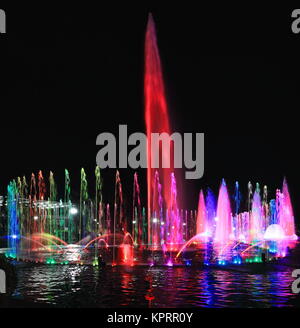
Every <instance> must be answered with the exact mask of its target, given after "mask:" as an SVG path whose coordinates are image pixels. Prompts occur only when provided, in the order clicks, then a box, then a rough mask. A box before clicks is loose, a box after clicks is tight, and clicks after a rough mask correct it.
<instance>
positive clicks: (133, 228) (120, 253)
mask: <svg viewBox="0 0 300 328" xmlns="http://www.w3.org/2000/svg"><path fill="white" fill-rule="evenodd" d="M144 84H145V85H144V91H145V123H146V132H147V137H148V138H147V140H148V141H147V142H148V143H147V155H148V156H147V161H148V169H147V186H146V188H145V189H146V190H147V203H146V204H143V202H142V199H143V198H142V197H141V195H143V184H140V182H139V179H138V175H137V173H134V174H133V193H132V195H129V196H128V197H126V198H130V196H131V197H132V198H130V199H131V201H130V203H129V204H132V206H129V205H128V203H126V202H125V200H124V195H123V188H122V182H121V175H120V172H119V171H116V175H115V181H114V183H112V184H107V185H106V186H108V187H106V188H111V189H112V191H113V190H114V200H113V206H112V204H110V203H109V202H107V203H105V202H104V201H103V193H104V192H105V191H106V189H105V190H104V189H103V184H102V176H101V171H100V168H99V167H98V166H96V168H95V176H94V180H92V181H94V184H92V185H93V186H94V188H93V190H94V191H93V196H91V195H90V192H89V189H88V177H87V175H86V173H85V170H84V168H82V169H81V172H80V186H79V188H78V189H79V190H80V196H79V199H72V194H71V179H70V174H69V171H68V170H65V171H64V173H65V180H64V190H63V191H64V194H63V200H62V199H59V196H58V192H57V185H56V182H55V178H54V173H53V172H50V173H49V179H48V181H49V183H48V184H47V179H45V178H44V175H43V173H42V171H39V172H38V174H37V178H36V175H35V174H34V173H32V175H31V179H30V186H29V188H28V185H27V181H26V178H25V177H23V179H21V178H20V177H19V178H17V179H16V180H12V181H11V182H10V184H9V185H8V189H7V197H6V201H5V199H4V198H3V199H2V202H1V203H0V204H1V207H2V208H1V212H4V213H5V215H2V216H1V217H0V220H1V221H2V222H0V229H1V230H0V237H4V238H6V239H7V245H6V246H7V248H8V251H7V256H9V257H12V258H18V259H23V260H26V261H33V262H39V263H46V264H59V263H62V264H67V263H68V264H73V263H76V264H93V265H97V263H98V256H99V255H101V256H102V257H103V258H104V259H105V261H106V262H107V263H109V264H111V265H113V266H114V265H118V264H122V265H129V266H132V265H137V264H140V265H149V264H151V265H154V264H161V265H167V266H169V267H172V266H174V265H187V266H190V265H191V263H193V262H195V263H204V264H206V265H210V264H216V265H225V264H227V263H230V264H237V265H240V264H242V263H251V262H259V261H260V260H261V255H262V254H266V257H267V259H273V258H279V257H285V256H286V254H287V249H288V248H293V247H295V244H296V241H297V239H298V237H297V236H296V229H295V220H294V213H293V207H292V202H291V198H290V194H289V189H288V184H287V180H286V179H284V182H283V187H282V191H281V190H277V192H276V197H275V199H271V200H269V199H268V198H269V193H268V188H267V186H264V188H263V192H261V190H260V186H259V184H258V183H257V184H256V188H255V190H254V189H253V185H252V183H251V182H249V183H248V195H247V197H245V204H243V202H242V195H241V192H240V186H239V183H238V182H235V185H234V195H233V197H232V199H233V201H234V204H231V198H230V195H229V191H228V189H227V185H226V182H225V180H222V183H221V185H220V189H219V194H218V198H217V202H216V198H215V195H214V193H213V192H212V190H211V189H207V190H206V191H205V190H203V189H202V190H200V193H199V200H198V209H197V211H195V210H191V209H184V208H181V206H180V194H179V193H178V188H177V181H176V176H175V172H174V165H173V163H172V160H171V168H158V169H153V168H151V161H152V156H151V137H150V135H151V133H154V132H157V133H163V132H166V133H168V134H171V133H170V132H171V126H170V121H169V116H168V107H167V102H166V97H165V88H164V82H163V75H162V67H161V61H160V57H159V52H158V47H157V40H156V32H155V25H154V21H153V18H152V16H151V15H149V20H148V25H147V31H146V39H145V79H144ZM160 148H161V147H160ZM172 153H173V149H172V146H171V151H170V154H165V153H164V154H162V156H163V158H164V156H170V157H171V158H172ZM89 186H91V185H89ZM77 187H78V186H77ZM253 190H254V193H253ZM90 191H91V190H90ZM126 196H127V195H126ZM195 197H196V196H195ZM126 198H125V199H126ZM232 205H234V206H232ZM243 206H244V208H246V209H247V210H246V211H244V212H243V211H242V208H243ZM232 209H233V210H232ZM128 213H130V214H128ZM5 220H7V222H6V221H5Z"/></svg>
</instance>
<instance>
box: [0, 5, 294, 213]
mask: <svg viewBox="0 0 300 328" xmlns="http://www.w3.org/2000/svg"><path fill="white" fill-rule="evenodd" d="M149 10H151V11H152V12H153V15H154V19H155V21H156V24H157V33H158V42H159V48H160V52H161V57H162V63H163V69H164V77H165V82H166V90H167V97H168V103H169V110H170V113H171V114H170V115H171V119H172V125H173V128H174V130H176V131H179V132H205V134H206V139H205V175H204V178H203V179H201V180H199V181H184V183H183V185H182V186H181V187H180V191H179V194H182V195H184V200H185V203H186V207H188V208H195V207H196V203H197V198H198V191H199V188H201V187H206V186H211V187H212V188H213V189H214V190H215V191H217V189H218V186H219V183H220V180H221V178H223V177H224V178H226V180H227V182H228V186H229V188H230V189H231V190H232V187H233V185H234V182H235V180H239V181H240V183H241V185H242V186H243V189H244V191H246V186H247V182H248V181H249V180H251V181H252V182H253V183H255V182H260V183H261V184H267V185H268V186H269V187H270V190H271V192H272V195H274V193H275V189H276V188H277V187H281V184H282V180H283V177H284V175H286V176H287V178H288V182H289V184H290V189H291V193H292V199H293V202H294V205H295V208H296V210H297V214H299V213H300V204H298V203H299V202H298V195H299V194H300V187H299V185H300V184H299V182H300V181H299V174H298V172H299V168H300V160H299V156H298V136H297V132H298V127H297V118H296V114H295V111H297V109H298V102H299V101H298V99H299V97H298V96H297V95H298V93H299V90H300V80H299V78H298V76H299V64H298V61H297V58H299V57H297V52H296V50H297V49H296V48H295V51H293V52H292V51H291V49H293V47H296V46H297V44H296V43H297V40H296V41H295V40H294V39H292V37H291V36H290V35H288V37H287V39H284V36H285V33H286V32H287V30H288V25H286V26H285V27H284V29H283V30H280V29H279V28H278V27H279V26H281V23H282V22H278V21H277V23H278V24H277V25H278V26H277V25H275V24H274V25H272V27H273V29H261V30H260V28H259V27H260V25H259V24H260V23H261V20H263V18H264V17H265V16H264V15H263V14H261V15H259V13H260V11H257V8H252V9H251V10H252V11H253V12H248V14H249V17H248V16H247V17H245V16H243V15H242V17H241V15H239V14H236V13H234V12H231V11H230V10H229V9H228V8H227V10H228V11H227V12H226V14H225V12H224V11H222V10H221V9H220V10H219V11H217V12H215V11H212V9H207V8H204V7H203V8H202V10H201V9H199V10H197V11H196V10H193V8H186V9H185V10H182V9H181V8H173V7H172V9H170V10H169V9H168V10H166V9H163V8H158V7H154V8H153V7H146V6H145V7H143V6H141V5H140V6H139V7H135V8H127V9H123V8H120V7H118V6H116V7H115V8H114V9H113V10H112V9H108V8H104V7H102V8H98V9H97V10H96V8H91V7H89V8H88V7H85V8H79V7H78V8H76V7H75V6H73V7H71V8H68V9H60V10H56V9H55V8H48V9H46V8H40V7H39V8H37V7H35V9H34V10H30V9H28V8H27V12H26V13H27V14H28V15H29V16H28V15H24V12H22V10H21V8H18V9H16V8H15V9H13V8H11V9H8V10H7V14H8V15H10V17H9V19H8V24H9V25H8V35H7V36H6V37H5V39H4V40H1V42H2V41H3V45H4V48H5V49H6V50H7V52H6V61H5V63H6V64H5V65H4V67H3V68H1V69H2V71H3V76H4V77H5V86H4V87H3V88H2V90H3V91H4V94H3V96H4V97H5V98H7V102H5V104H2V105H1V116H2V124H1V128H0V140H1V171H0V194H3V193H4V192H5V188H6V185H7V183H8V181H9V180H10V179H11V178H14V177H16V176H18V175H23V174H26V175H27V176H28V177H29V176H30V173H31V172H32V171H33V172H37V171H38V170H39V169H42V170H43V171H44V175H45V176H47V175H48V174H49V170H53V171H54V172H55V176H56V178H57V180H58V182H59V184H60V186H61V187H60V191H62V184H63V169H64V168H68V169H69V170H70V173H71V178H72V181H73V189H74V195H75V194H76V192H77V191H78V188H79V178H80V176H79V170H80V168H81V167H85V168H86V170H87V173H88V176H90V177H91V176H92V174H93V170H94V165H95V158H96V153H97V150H98V149H99V148H97V147H96V144H95V140H96V136H97V135H98V134H99V133H101V132H105V131H107V132H116V131H117V129H118V125H119V124H128V129H129V132H136V131H144V118H143V42H144V32H145V26H146V22H147V13H148V12H149ZM253 13H256V14H257V15H258V16H257V19H256V16H253V15H252V14H253ZM230 15H231V16H230ZM251 15H252V16H251ZM286 15H287V17H289V11H287V12H286ZM25 17H26V19H25ZM28 17H30V18H31V19H30V20H29V19H28ZM251 17H252V20H251ZM253 17H255V23H256V24H255V25H254V24H253ZM274 20H275V19H274ZM216 22H217V23H216ZM278 31H280V32H278ZM288 42H290V43H288ZM299 42H300V38H299V41H298V43H299ZM1 47H2V45H1ZM4 48H3V49H4ZM297 51H298V50H297ZM144 173H145V172H143V171H141V172H140V175H141V180H142V181H141V185H142V189H143V190H145V181H144V180H143V176H144ZM113 175H114V172H113V170H105V171H104V172H103V177H104V185H105V188H107V189H105V191H104V193H105V195H104V198H106V199H107V200H110V201H111V198H112V193H113ZM132 175H133V172H132V171H131V170H128V171H125V170H121V177H122V179H123V185H124V189H125V191H126V190H128V193H127V198H128V200H129V202H130V197H131V189H132V180H133V177H132ZM93 183H94V181H93V180H91V179H90V184H91V188H92V186H93Z"/></svg>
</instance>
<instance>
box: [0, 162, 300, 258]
mask: <svg viewBox="0 0 300 328" xmlns="http://www.w3.org/2000/svg"><path fill="white" fill-rule="evenodd" d="M162 189H163V186H162V184H161V183H160V180H159V173H158V172H157V171H156V172H155V175H154V181H153V197H152V199H153V202H152V207H151V211H152V212H151V215H150V217H151V220H150V227H149V226H148V222H149V221H148V218H147V217H148V215H147V211H146V208H145V207H144V206H142V203H141V190H140V185H139V181H138V175H137V174H136V173H135V174H134V177H133V194H132V206H126V204H125V203H124V198H123V191H122V182H121V177H120V174H119V172H118V171H117V172H116V180H115V187H114V191H115V197H114V206H113V211H112V213H113V214H112V215H111V206H110V205H109V204H108V203H107V204H105V203H104V201H103V197H102V178H101V175H100V169H99V168H98V167H96V170H95V183H94V190H95V192H94V195H93V197H90V195H89V188H88V182H87V177H86V174H85V171H84V169H82V170H81V183H80V199H79V202H78V203H76V204H75V202H74V203H73V202H72V199H71V179H70V175H69V172H68V171H67V170H65V186H64V198H63V200H58V194H57V185H56V182H55V179H54V175H53V173H52V172H50V176H49V187H48V188H46V181H45V179H44V177H43V173H42V172H41V171H40V172H39V173H38V177H37V179H36V177H35V175H34V174H32V176H31V179H30V184H29V186H28V185H27V180H26V178H25V177H24V178H23V179H21V178H18V179H16V180H13V181H12V182H11V183H10V184H9V186H8V194H7V199H6V201H5V202H4V203H3V206H2V207H1V210H2V211H3V212H6V215H2V216H1V219H2V222H1V225H0V228H1V231H0V232H1V233H0V235H2V236H3V237H4V236H6V238H7V241H8V248H9V249H10V255H13V256H21V255H22V256H25V257H26V256H27V257H28V256H29V255H30V256H32V254H33V253H37V252H40V251H41V250H43V251H44V250H47V251H50V252H51V251H56V250H57V248H59V249H60V251H61V249H62V248H68V251H69V250H70V245H71V246H72V247H71V249H75V247H74V246H75V245H77V246H78V249H79V250H82V249H83V250H89V249H91V248H92V249H93V252H94V255H95V256H97V255H98V254H99V252H100V251H99V248H100V249H101V251H102V250H103V249H108V248H111V249H112V251H111V256H112V262H113V263H115V262H116V261H120V262H128V261H127V260H128V259H129V260H130V262H131V263H132V262H133V261H134V258H135V257H136V258H138V257H139V256H138V254H141V253H142V252H143V251H146V250H147V251H150V252H152V253H153V252H156V251H158V252H161V253H162V254H163V255H164V256H163V258H167V259H168V262H169V260H170V258H173V259H176V258H177V259H178V258H180V256H181V254H184V253H186V252H188V251H189V250H190V249H191V248H196V249H197V248H198V249H204V250H205V252H204V253H205V256H204V258H206V259H208V260H209V261H212V262H213V261H216V260H217V261H218V260H220V258H222V259H226V261H231V258H232V250H233V249H234V250H236V251H238V250H241V251H240V252H239V253H241V252H244V251H245V249H248V248H249V246H250V247H251V250H252V251H253V250H257V253H258V254H260V253H261V252H262V251H263V250H267V251H270V252H271V253H272V254H274V255H275V256H285V254H286V249H287V247H293V246H294V245H295V241H296V240H297V236H296V232H295V222H294V214H293V208H292V203H291V199H290V194H289V190H288V185H287V181H286V180H284V182H283V187H282V191H281V190H277V192H276V198H275V199H272V200H270V201H269V199H268V189H267V187H266V186H265V187H264V188H263V192H261V190H260V186H259V184H256V187H255V189H254V188H253V186H252V184H251V183H249V184H248V195H247V202H246V207H247V210H246V211H242V210H241V209H242V199H241V192H240V188H239V184H238V182H236V184H235V192H234V197H233V200H232V201H231V199H230V197H229V193H228V190H227V186H226V183H225V181H224V180H223V181H222V183H221V186H220V190H219V195H218V198H217V200H216V198H215V196H214V193H213V192H212V191H211V190H210V189H208V190H207V192H206V193H204V191H203V190H201V191H200V194H199V203H198V210H197V211H196V210H189V211H188V210H182V209H179V208H178V205H177V204H178V203H177V187H176V179H175V175H174V174H173V173H172V174H171V185H170V190H169V195H170V200H171V201H170V203H169V206H166V202H165V201H164V197H163V190H162ZM231 204H233V205H234V206H232V205H231ZM232 208H233V210H232ZM5 218H6V219H7V222H6V221H5ZM149 228H150V229H149ZM149 233H150V234H149ZM240 245H246V246H247V247H244V248H243V247H242V248H241V246H240ZM115 249H117V250H115ZM119 250H120V251H121V253H122V255H121V258H120V255H119ZM60 253H61V252H60ZM77 253H78V252H77ZM166 254H168V255H166ZM172 254H173V255H172ZM73 255H74V254H73ZM81 255H82V254H81V251H80V252H79V256H78V257H74V256H73V257H72V260H73V261H75V260H76V261H77V260H80V259H81ZM245 255H247V254H246V253H245ZM256 255H257V254H255V256H256Z"/></svg>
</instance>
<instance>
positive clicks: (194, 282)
mask: <svg viewBox="0 0 300 328" xmlns="http://www.w3.org/2000/svg"><path fill="white" fill-rule="evenodd" d="M17 270H18V287H17V289H16V291H15V294H14V296H15V297H18V298H24V299H26V300H30V301H36V302H42V303H48V304H52V305H55V306H59V307H137V308H139V307H174V308H176V307H272V306H276V307H281V306H293V305H295V302H296V296H295V295H293V294H292V292H291V283H292V280H293V278H292V277H291V270H289V269H287V271H285V272H272V273H268V274H255V275H254V274H248V273H241V272H233V271H222V270H197V269H194V268H174V267H173V268H158V267H152V268H150V269H149V268H143V267H114V268H110V267H107V268H105V269H101V268H98V267H87V266H28V267H26V266H25V267H19V268H18V269H17Z"/></svg>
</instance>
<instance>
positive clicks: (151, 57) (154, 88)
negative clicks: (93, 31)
mask: <svg viewBox="0 0 300 328" xmlns="http://www.w3.org/2000/svg"><path fill="white" fill-rule="evenodd" d="M144 74H145V76H144V97H145V121H146V132H147V139H148V141H147V164H148V171H147V196H148V243H149V241H150V236H151V215H152V208H151V206H152V203H153V199H152V198H153V193H152V190H153V181H154V174H155V169H152V168H151V159H152V155H151V133H163V132H165V133H168V134H170V123H169V117H168V106H167V102H166V97H165V88H164V82H163V76H162V67H161V61H160V57H159V52H158V47H157V40H156V31H155V24H154V21H153V17H152V15H151V14H149V18H148V24H147V31H146V38H145V72H144ZM160 148H161V147H160ZM162 156H167V154H162ZM171 157H172V156H171ZM171 163H172V160H171ZM171 167H172V164H171ZM171 172H172V169H171V168H170V169H165V168H164V169H160V170H159V175H160V177H161V183H162V186H163V197H164V201H165V205H166V207H167V208H169V206H170V182H171V180H170V179H171V178H170V177H171Z"/></svg>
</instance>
